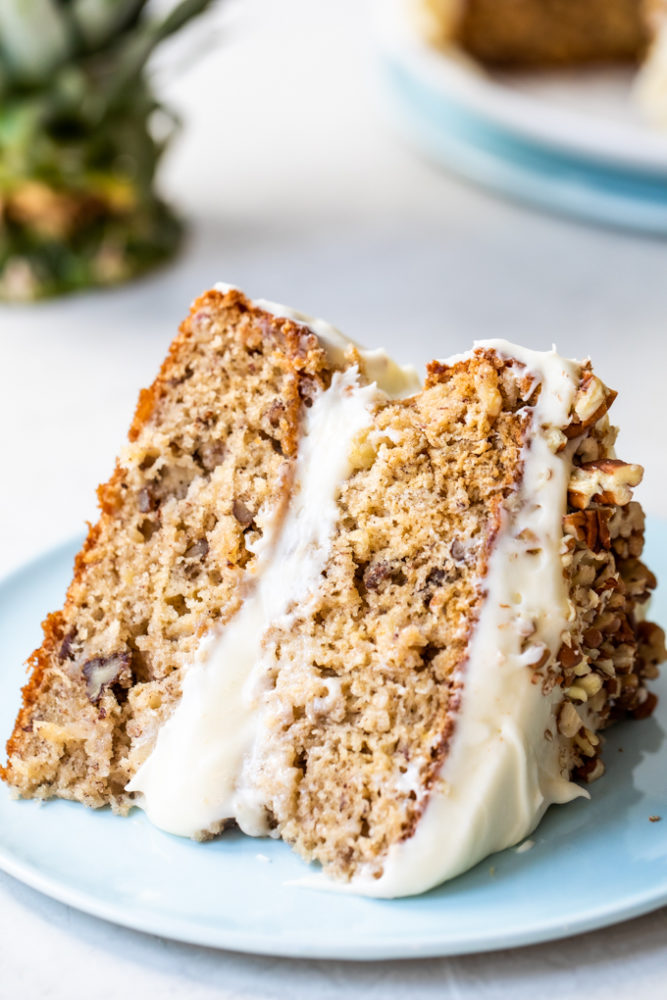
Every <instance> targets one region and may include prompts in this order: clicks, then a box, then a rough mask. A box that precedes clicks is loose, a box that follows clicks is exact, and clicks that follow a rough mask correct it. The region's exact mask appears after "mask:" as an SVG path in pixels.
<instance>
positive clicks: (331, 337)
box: [215, 281, 421, 399]
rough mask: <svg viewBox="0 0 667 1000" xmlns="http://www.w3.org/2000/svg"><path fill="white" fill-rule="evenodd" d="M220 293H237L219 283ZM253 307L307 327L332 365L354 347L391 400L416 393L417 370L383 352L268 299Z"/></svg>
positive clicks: (370, 376)
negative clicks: (370, 348)
mask: <svg viewBox="0 0 667 1000" xmlns="http://www.w3.org/2000/svg"><path fill="white" fill-rule="evenodd" d="M215 287H216V289H217V291H219V292H223V293H226V292H230V291H237V288H236V286H235V285H228V284H227V283H226V282H223V281H219V282H218V283H217V284H216V286H215ZM252 305H254V306H255V307H256V308H257V309H262V310H264V312H268V313H271V315H272V316H277V317H279V318H282V319H291V320H292V322H294V323H300V324H301V326H305V327H307V328H308V329H309V330H310V331H311V332H312V333H314V334H315V335H316V337H318V338H319V340H320V342H321V344H322V347H323V348H324V350H325V351H326V352H327V356H328V358H329V360H330V362H331V364H333V365H338V366H340V367H342V366H343V365H344V364H345V362H346V352H347V351H348V350H349V348H350V347H354V348H355V349H356V350H357V351H358V352H359V355H360V357H361V358H362V360H363V364H364V373H365V375H366V377H367V378H368V380H369V381H370V382H376V383H377V385H378V388H379V389H382V390H383V392H386V393H387V395H388V396H391V397H392V398H393V399H402V398H403V397H404V396H409V395H411V394H412V393H415V392H418V391H419V389H420V387H421V384H420V381H419V376H418V375H417V372H416V370H415V369H414V368H413V367H412V366H411V365H399V364H397V363H396V362H395V361H394V360H393V359H392V358H390V357H389V355H388V354H387V353H386V351H383V350H382V349H379V350H376V351H368V350H366V348H365V347H361V346H360V345H359V344H357V343H356V341H354V340H352V339H351V338H350V337H346V336H345V334H344V333H341V331H340V330H337V329H336V327H335V326H332V325H331V324H330V323H327V322H326V320H323V319H315V318H314V317H313V316H307V315H306V314H305V313H302V312H298V311H297V310H296V309H291V308H290V307H289V306H283V305H281V304H280V303H279V302H269V301H268V299H253V300H252Z"/></svg>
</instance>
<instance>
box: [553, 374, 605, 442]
mask: <svg viewBox="0 0 667 1000" xmlns="http://www.w3.org/2000/svg"><path fill="white" fill-rule="evenodd" d="M617 395H618V393H616V392H614V390H613V389H608V388H607V386H606V385H605V384H604V382H602V381H601V380H600V379H599V378H598V377H597V375H593V373H592V372H591V371H590V370H589V371H584V373H583V376H582V379H581V383H580V385H579V388H578V390H577V395H576V397H575V400H574V407H573V409H574V414H573V417H572V421H571V423H570V424H569V425H568V426H567V427H564V428H563V433H564V434H565V436H566V437H568V438H573V437H578V435H579V434H583V433H584V432H585V431H587V430H588V428H589V427H592V426H593V424H596V423H597V422H598V420H600V419H601V418H602V417H603V416H604V415H605V413H606V412H607V410H608V409H609V407H610V406H611V404H612V403H613V402H614V400H615V399H616V396H617Z"/></svg>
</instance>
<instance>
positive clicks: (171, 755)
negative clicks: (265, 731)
mask: <svg viewBox="0 0 667 1000" xmlns="http://www.w3.org/2000/svg"><path fill="white" fill-rule="evenodd" d="M378 394H379V390H378V388H377V386H376V385H374V384H371V385H367V386H362V385H361V384H360V381H359V372H358V370H357V368H356V367H352V368H349V369H347V371H345V372H343V373H340V372H336V373H335V374H334V376H333V379H332V381H331V385H330V387H329V388H328V389H327V390H326V391H325V392H321V393H319V394H318V395H317V396H316V397H315V399H314V401H313V404H312V406H311V407H310V409H307V410H306V411H305V421H304V424H305V425H304V428H303V436H302V438H301V440H300V443H299V455H298V459H297V463H296V471H295V479H294V485H293V489H292V499H291V503H290V504H289V507H288V509H287V512H286V513H285V512H282V513H283V515H284V516H282V517H281V516H280V513H279V514H274V515H273V516H272V517H269V518H265V519H264V523H263V524H262V528H263V535H262V539H261V543H260V546H258V548H257V550H256V556H257V560H256V569H255V573H254V579H251V580H249V581H248V584H249V592H248V594H247V596H246V597H245V600H244V602H243V604H242V606H241V609H240V610H239V611H238V613H237V614H236V615H235V617H234V618H232V620H231V621H230V622H229V623H228V624H227V625H226V626H224V627H223V628H213V629H211V630H210V631H209V632H208V633H207V635H206V636H205V637H204V639H203V640H202V642H201V644H200V646H199V649H198V650H197V653H196V656H195V659H194V662H193V663H192V665H191V666H190V668H189V669H188V670H187V672H186V674H185V679H184V683H183V694H182V698H181V700H180V701H179V703H178V705H177V706H176V709H175V710H174V713H173V714H172V715H171V717H170V718H169V719H168V720H167V722H166V723H165V724H164V725H163V726H162V728H161V729H160V732H159V734H158V738H157V741H156V744H155V747H154V748H153V751H152V752H151V754H150V756H149V757H148V759H147V760H146V761H145V762H144V764H143V765H142V767H141V768H140V769H139V771H138V772H137V773H136V775H135V776H134V778H133V779H132V780H131V782H130V783H129V784H128V786H127V788H128V791H132V792H140V793H141V796H142V797H141V799H140V800H139V801H138V804H139V805H141V806H143V808H144V809H145V810H146V812H147V813H148V816H149V818H150V819H151V821H152V822H153V823H155V824H156V826H159V827H161V828H162V829H163V830H167V831H169V832H170V833H177V834H182V835H185V836H196V835H197V834H199V833H201V832H202V831H206V830H210V829H214V828H215V827H216V826H218V825H219V824H220V823H221V821H223V820H227V819H235V820H236V821H237V823H238V824H239V826H240V827H241V829H244V830H246V832H248V833H251V834H259V833H264V832H266V830H265V828H264V821H263V810H262V807H261V803H258V802H256V801H254V799H253V795H252V789H248V788H245V787H243V783H242V782H241V781H240V777H241V773H242V769H243V763H244V761H245V760H246V758H248V757H249V756H252V753H253V744H254V742H255V740H256V739H261V732H262V728H261V712H260V711H259V705H260V699H261V687H262V686H261V678H258V677H257V676H256V675H255V674H254V673H253V669H254V668H255V667H256V665H258V664H260V663H261V652H262V637H263V636H264V633H265V632H266V629H267V628H268V627H269V625H271V623H273V622H277V621H279V619H280V618H281V616H282V615H284V614H286V613H287V612H288V610H289V608H290V607H291V606H292V605H293V604H294V603H296V602H297V601H298V602H304V601H307V599H308V595H309V593H310V592H311V591H312V590H313V589H314V588H315V586H316V585H317V582H318V579H319V577H320V574H321V571H322V569H323V568H324V566H325V564H326V561H327V558H328V555H329V549H330V542H331V536H332V534H333V531H334V527H335V524H336V517H337V510H336V498H337V493H338V488H339V486H340V483H341V482H343V481H344V480H345V479H346V478H347V477H348V476H349V474H350V471H351V470H350V465H349V454H350V448H351V442H352V440H353V438H354V437H355V435H356V434H357V433H359V431H360V430H362V429H363V428H364V427H366V426H367V425H368V424H369V423H370V420H371V412H370V410H371V407H372V404H373V402H374V400H375V399H376V398H377V396H378Z"/></svg>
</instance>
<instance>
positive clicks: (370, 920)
mask: <svg viewBox="0 0 667 1000" xmlns="http://www.w3.org/2000/svg"><path fill="white" fill-rule="evenodd" d="M78 544H79V543H72V544H70V545H68V546H66V547H65V548H61V549H58V550H57V551H55V552H53V553H50V554H48V555H46V556H44V557H43V558H41V559H40V560H38V561H37V562H34V563H31V564H30V565H28V566H26V567H25V568H24V569H22V570H20V571H19V572H17V573H15V574H14V575H13V576H11V577H9V578H8V579H6V580H5V581H4V583H2V584H0V629H1V632H2V637H3V642H2V653H1V654H0V655H1V658H2V663H1V666H0V731H1V732H5V733H8V732H9V731H10V729H11V726H12V723H13V719H14V716H15V713H16V709H17V707H18V701H19V688H20V686H21V684H22V683H23V680H24V677H25V675H24V671H23V668H22V667H21V663H22V661H23V660H24V658H25V656H26V654H27V653H28V652H29V651H30V650H31V649H32V648H33V647H34V646H36V645H37V644H38V643H39V641H40V630H39V622H40V620H41V618H42V617H43V616H44V614H45V613H46V612H47V611H49V610H52V609H53V608H55V607H58V606H59V605H60V603H61V602H62V598H63V594H64V590H65V587H66V585H67V583H68V582H69V577H70V573H71V565H72V560H73V557H74V553H75V551H76V550H77V548H78ZM648 560H649V562H650V564H651V566H652V567H653V569H654V570H655V571H656V572H657V573H658V575H660V574H662V576H663V578H664V579H667V523H664V522H657V523H656V522H654V523H652V524H650V530H649V535H648ZM653 615H654V617H655V618H656V619H657V620H659V621H662V622H665V621H667V593H666V590H665V587H663V588H662V589H661V590H660V591H659V592H658V594H657V596H656V598H655V600H654V607H653ZM666 680H667V678H663V680H662V682H661V683H660V684H659V685H658V690H660V689H662V700H661V704H660V706H659V710H658V712H657V714H656V715H655V716H654V717H653V718H651V719H649V720H647V721H645V722H642V723H630V724H624V725H621V726H618V727H616V729H615V730H613V731H612V732H611V733H610V735H609V739H608V743H607V746H606V748H605V759H606V761H607V774H606V775H605V776H604V777H603V778H602V779H601V780H600V781H598V782H597V783H596V784H595V785H594V786H593V789H592V792H593V799H592V801H591V802H586V801H583V800H581V799H580V800H577V801H576V802H573V803H570V804H569V805H567V806H560V807H553V808H552V809H551V810H550V811H549V813H548V814H547V816H546V817H545V819H544V821H543V823H542V824H541V826H540V827H539V829H538V831H537V832H536V834H535V835H534V837H533V840H534V846H533V847H532V848H531V849H530V850H526V851H524V852H521V853H517V851H516V850H509V851H504V852H503V853H502V854H497V855H495V856H493V857H492V858H489V859H487V860H486V861H484V862H482V863H481V864H479V865H478V866H477V867H476V868H475V869H474V870H472V871H470V872H468V873H467V874H466V875H463V876H461V877H459V878H457V879H455V880H454V881H452V882H449V883H448V884H445V885H444V886H441V887H440V888H438V889H435V890H433V891H431V892H429V893H427V894H425V895H423V896H419V897H414V898H410V899H401V900H372V899H362V898H357V897H354V896H350V895H344V894H336V893H328V892H318V891H315V890H312V889H305V888H302V887H300V886H298V885H294V884H293V883H294V882H295V881H297V880H298V879H300V878H302V877H303V876H304V874H305V873H307V872H308V868H307V866H305V865H304V864H303V863H302V862H301V861H300V860H299V859H298V858H297V857H296V856H295V855H294V854H293V853H292V852H291V851H290V850H289V848H287V847H286V846H285V845H284V844H282V843H277V842H275V841H271V840H253V839H251V838H249V837H243V836H242V835H240V834H228V835H225V836H224V837H222V838H220V839H219V840H217V841H212V842H210V843H207V844H196V843H193V842H192V841H188V840H182V839H179V838H177V837H172V836H170V835H168V834H164V833H161V832H160V831H159V830H156V829H154V828H153V827H151V825H150V824H149V823H148V822H147V820H146V819H145V817H144V815H143V814H142V813H141V812H139V811H135V812H133V813H132V815H131V816H130V817H129V818H126V819H122V818H119V817H117V816H114V815H112V813H111V812H109V811H108V810H99V811H92V810H87V809H85V808H83V807H82V806H80V805H78V804H75V803H70V802H58V801H55V802H47V803H45V804H39V803H37V802H31V801H26V802H24V801H15V800H12V799H11V798H10V795H9V793H8V791H7V789H6V787H5V786H4V785H3V786H2V788H1V789H0V867H2V868H3V869H4V870H5V871H6V872H8V873H9V874H10V875H13V876H15V877H16V878H17V879H20V880H21V881H23V882H25V883H27V884H28V885H30V886H33V887H34V888H36V889H38V890H40V891H41V892H44V893H47V894H48V895H49V896H53V897H54V898H55V899H59V900H61V901H62V902H65V903H68V904H70V905H71V906H75V907H77V908H79V909H81V910H84V911H86V912H88V913H92V914H95V915H96V916H99V917H104V918H106V919H108V920H112V921H114V922H116V923H118V924H123V925H126V926H128V927H134V928H137V929H138V930H142V931H148V932H151V933H154V934H161V935H164V936H166V937H171V938H176V939H178V940H182V941H190V942H193V943H196V944H202V945H212V946H215V947H221V948H230V949H235V950H238V951H247V952H257V953H263V954H273V955H290V956H295V957H303V958H344V959H381V958H412V957H417V956H432V955H454V954H460V953H463V952H471V951H486V950H492V949H495V948H507V947H512V946H515V945H523V944H532V943H534V942H538V941H547V940H550V939H553V938H560V937H565V936H567V935H570V934H574V933H576V932H580V931H587V930H592V929H594V928H597V927H603V926H605V925H606V924H611V923H614V922H616V921H619V920H623V919H626V918H628V917H633V916H636V915H638V914H640V913H646V912H647V911H649V910H652V909H655V908H657V907H659V906H661V905H662V904H664V903H667V781H666V779H665V773H666V770H667V769H666V767H665V765H666V764H667V758H666V756H665V746H664V745H663V735H664V727H665V724H666V723H667V683H665V681H666ZM651 816H661V817H662V822H651V820H650V817H651Z"/></svg>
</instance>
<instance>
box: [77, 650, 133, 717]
mask: <svg viewBox="0 0 667 1000" xmlns="http://www.w3.org/2000/svg"><path fill="white" fill-rule="evenodd" d="M131 660H132V657H131V655H130V653H113V654H112V655H111V656H95V657H93V659H92V660H86V662H85V663H84V664H83V666H82V667H81V672H82V674H83V676H84V677H85V678H86V694H87V695H88V699H89V700H90V701H91V702H92V703H93V705H96V704H97V702H98V701H99V700H100V698H101V697H102V695H103V693H104V692H105V691H106V690H107V688H109V687H111V686H112V685H114V684H118V685H120V687H123V688H128V687H129V686H130V684H131V683H132V673H131V670H130V662H131Z"/></svg>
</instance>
